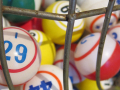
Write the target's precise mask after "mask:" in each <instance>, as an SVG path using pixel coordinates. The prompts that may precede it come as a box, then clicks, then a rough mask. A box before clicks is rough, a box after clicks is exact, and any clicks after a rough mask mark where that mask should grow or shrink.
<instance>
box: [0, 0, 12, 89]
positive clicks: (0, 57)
mask: <svg viewBox="0 0 120 90" xmlns="http://www.w3.org/2000/svg"><path fill="white" fill-rule="evenodd" d="M0 61H1V66H2V69H3V73H4V76H5V80H6V82H7V85H8V87H9V89H10V90H14V87H13V84H12V81H11V78H10V74H9V71H8V67H7V62H6V56H5V50H4V38H3V24H2V0H0Z"/></svg>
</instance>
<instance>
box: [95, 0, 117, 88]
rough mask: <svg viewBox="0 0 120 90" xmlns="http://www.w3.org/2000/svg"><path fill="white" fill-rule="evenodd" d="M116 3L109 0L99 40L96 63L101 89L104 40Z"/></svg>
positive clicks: (97, 78) (97, 79)
mask: <svg viewBox="0 0 120 90" xmlns="http://www.w3.org/2000/svg"><path fill="white" fill-rule="evenodd" d="M114 3H115V0H109V3H108V7H107V9H106V13H105V20H104V23H103V28H102V32H101V37H100V42H99V48H98V55H97V65H96V81H97V86H98V88H99V90H102V88H101V86H100V66H101V59H102V53H103V48H104V42H105V38H106V33H107V30H108V25H109V22H110V18H111V13H112V10H113V6H114Z"/></svg>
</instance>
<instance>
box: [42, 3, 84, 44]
mask: <svg viewBox="0 0 120 90" xmlns="http://www.w3.org/2000/svg"><path fill="white" fill-rule="evenodd" d="M68 7H69V1H57V2H54V3H53V4H51V5H50V6H48V8H47V9H46V10H45V11H46V12H51V13H57V14H67V13H68ZM77 12H81V8H80V7H79V6H78V5H76V13H77ZM42 27H43V31H44V32H45V33H46V34H47V35H48V36H49V37H50V38H51V40H52V41H53V42H54V43H56V44H59V45H63V44H64V43H65V35H66V28H67V21H56V20H48V19H43V20H42ZM83 31H84V20H83V19H78V20H75V23H74V29H73V35H72V42H75V41H76V40H78V39H79V38H80V37H81V35H82V33H83Z"/></svg>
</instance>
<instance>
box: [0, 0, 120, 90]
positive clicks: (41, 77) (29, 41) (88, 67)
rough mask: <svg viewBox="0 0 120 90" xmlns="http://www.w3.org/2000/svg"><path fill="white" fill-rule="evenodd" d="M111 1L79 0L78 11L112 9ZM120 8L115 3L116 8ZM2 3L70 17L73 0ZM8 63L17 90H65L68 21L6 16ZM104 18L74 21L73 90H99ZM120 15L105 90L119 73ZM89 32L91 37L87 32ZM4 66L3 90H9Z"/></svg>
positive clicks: (112, 31) (108, 50)
mask: <svg viewBox="0 0 120 90" xmlns="http://www.w3.org/2000/svg"><path fill="white" fill-rule="evenodd" d="M108 2H109V0H95V1H94V2H93V0H77V4H76V9H75V13H79V12H83V11H88V10H93V9H99V8H103V7H107V5H108ZM118 4H120V2H119V0H116V2H115V5H118ZM3 5H5V6H13V7H17V8H23V9H32V10H39V11H44V12H50V13H57V14H68V10H69V0H3ZM2 18H3V19H2V21H3V36H4V47H5V55H6V61H7V64H8V70H9V73H10V77H11V80H12V83H13V85H14V87H15V89H16V90H64V84H63V62H64V49H65V47H64V44H65V36H66V28H67V21H57V20H48V19H42V18H36V17H27V16H20V15H12V14H7V13H4V14H3V17H2ZM104 18H105V14H101V15H96V16H91V17H87V18H82V19H77V20H75V22H74V28H73V34H72V40H71V48H70V55H69V76H68V84H69V85H68V87H69V90H99V89H98V87H97V84H96V62H97V53H98V47H99V41H100V37H101V31H102V27H103V22H104ZM119 18H120V11H114V12H112V14H111V19H110V23H109V27H108V32H107V35H106V40H105V44H104V49H103V53H102V61H101V67H100V84H101V87H102V89H105V90H107V89H109V88H111V87H112V86H113V83H114V80H113V77H114V76H115V75H116V74H117V73H118V72H119V71H120V45H119V44H120V31H119V29H120V24H119ZM86 32H87V33H86ZM2 70H3V69H2V66H1V64H0V90H9V88H8V86H7V83H6V80H5V77H4V74H3V71H2Z"/></svg>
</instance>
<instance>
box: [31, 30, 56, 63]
mask: <svg viewBox="0 0 120 90" xmlns="http://www.w3.org/2000/svg"><path fill="white" fill-rule="evenodd" d="M29 33H30V34H31V35H33V36H34V37H35V39H36V40H37V42H38V43H39V47H40V50H41V65H44V64H53V62H54V59H55V56H56V49H55V45H54V43H53V42H52V41H51V40H50V38H49V37H48V36H47V35H46V34H45V33H44V32H41V31H38V30H30V31H29Z"/></svg>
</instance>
